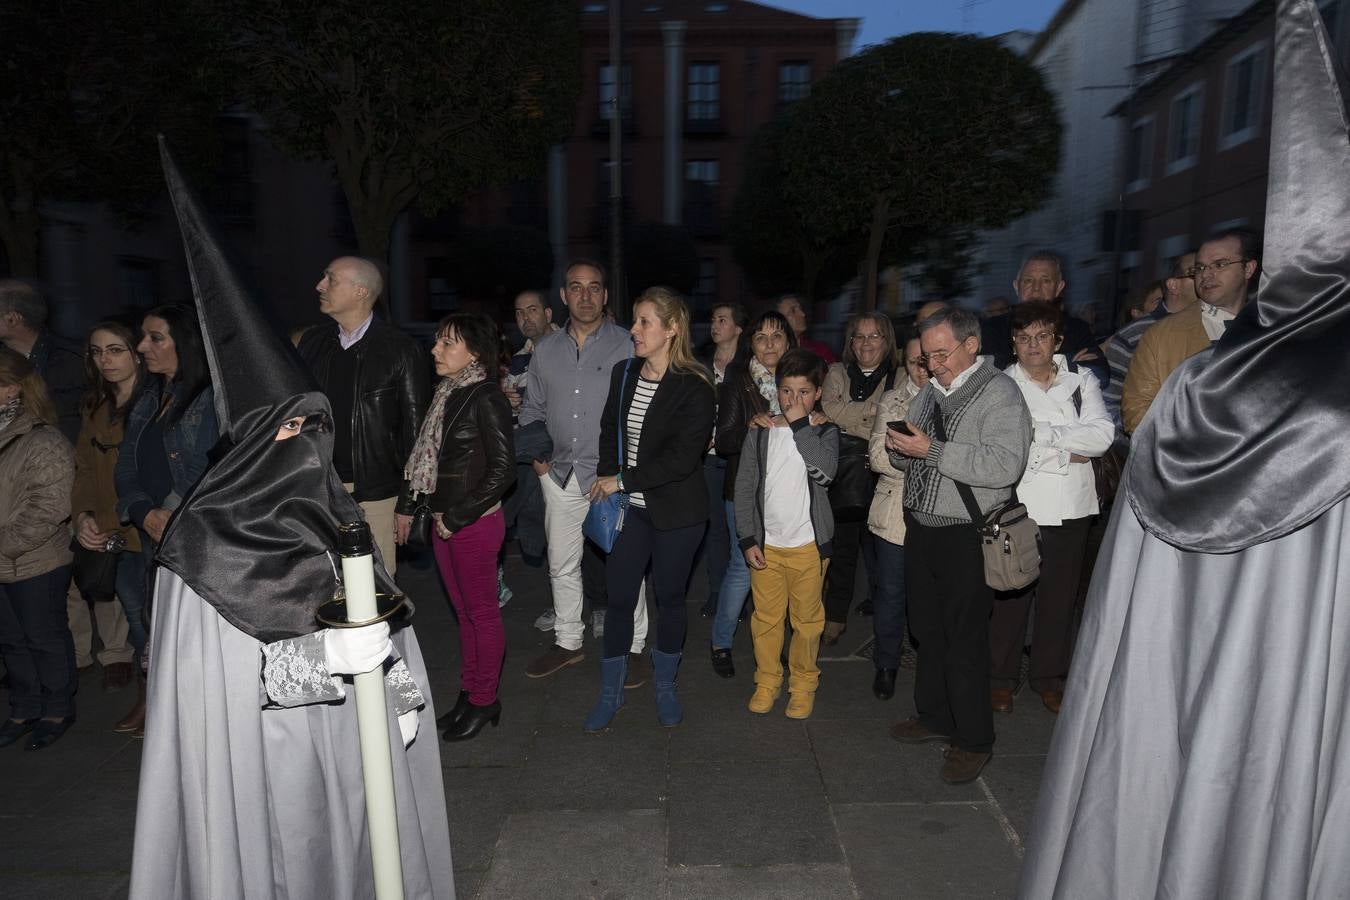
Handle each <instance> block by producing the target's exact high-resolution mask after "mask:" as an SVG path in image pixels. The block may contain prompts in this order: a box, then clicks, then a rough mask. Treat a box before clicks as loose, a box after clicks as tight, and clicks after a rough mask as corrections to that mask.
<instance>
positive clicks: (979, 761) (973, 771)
mask: <svg viewBox="0 0 1350 900" xmlns="http://www.w3.org/2000/svg"><path fill="white" fill-rule="evenodd" d="M942 755H943V757H945V758H944V759H943V761H942V780H943V781H945V782H947V783H948V784H965V783H966V782H968V781H974V780H975V779H976V778H979V777H980V772H982V771H984V767H985V764H986V763H988V762H989V758H990V757H991V756H993V755H994V754H992V753H975V752H973V751H971V750H959V749H957V748H956V747H948V748H947V749H946V750H945V751H944V752H943V754H942Z"/></svg>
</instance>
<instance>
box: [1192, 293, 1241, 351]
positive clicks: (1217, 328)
mask: <svg viewBox="0 0 1350 900" xmlns="http://www.w3.org/2000/svg"><path fill="white" fill-rule="evenodd" d="M1236 318H1237V313H1230V312H1229V311H1228V310H1226V309H1221V308H1220V307H1217V306H1210V305H1209V304H1208V303H1206V302H1205V301H1203V300H1201V301H1200V324H1201V325H1203V326H1205V334H1207V335H1209V339H1210V340H1211V341H1217V340H1218V339H1219V338H1221V337H1223V333H1224V332H1225V331H1226V330H1227V329H1228V323H1229V322H1231V321H1233V320H1234V319H1236Z"/></svg>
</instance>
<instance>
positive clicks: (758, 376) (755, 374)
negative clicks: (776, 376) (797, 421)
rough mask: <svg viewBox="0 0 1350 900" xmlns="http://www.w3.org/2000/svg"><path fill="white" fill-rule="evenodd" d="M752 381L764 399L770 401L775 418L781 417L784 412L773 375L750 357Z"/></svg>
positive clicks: (770, 409) (770, 407)
mask: <svg viewBox="0 0 1350 900" xmlns="http://www.w3.org/2000/svg"><path fill="white" fill-rule="evenodd" d="M750 380H751V381H753V382H754V383H755V387H757V388H759V392H760V394H761V395H763V397H764V399H765V400H768V401H769V411H770V412H772V413H773V414H774V415H775V416H781V415H782V414H783V410H782V408H781V407H779V405H778V384H777V382H775V381H774V380H773V373H772V372H770V371H769V370H768V369H767V368H765V366H764V364H763V363H761V362H760V361H759V360H757V359H755V358H754V357H753V356H752V357H750Z"/></svg>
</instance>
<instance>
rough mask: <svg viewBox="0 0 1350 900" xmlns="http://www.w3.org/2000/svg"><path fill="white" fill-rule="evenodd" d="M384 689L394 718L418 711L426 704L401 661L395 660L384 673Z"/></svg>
mask: <svg viewBox="0 0 1350 900" xmlns="http://www.w3.org/2000/svg"><path fill="white" fill-rule="evenodd" d="M384 687H385V690H387V691H388V692H389V697H390V699H391V700H392V701H393V703H394V715H395V716H401V715H403V714H404V713H406V712H412V711H413V710H414V709H420V708H422V707H423V706H426V704H427V700H426V698H425V697H423V696H422V691H421V689H420V688H418V686H417V682H416V681H414V680H413V677H412V672H409V671H408V664H407V663H406V662H404V661H403V660H402V659H398V660H396V661H395V662H394V664H393V665H392V666H390V667H389V671H388V672H385V673H384Z"/></svg>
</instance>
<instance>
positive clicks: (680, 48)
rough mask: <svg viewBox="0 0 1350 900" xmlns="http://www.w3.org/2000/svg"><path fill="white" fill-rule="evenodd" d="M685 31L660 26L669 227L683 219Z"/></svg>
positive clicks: (676, 25) (677, 25)
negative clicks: (663, 63) (662, 49)
mask: <svg viewBox="0 0 1350 900" xmlns="http://www.w3.org/2000/svg"><path fill="white" fill-rule="evenodd" d="M684 27H685V26H684V23H683V22H662V23H661V37H662V38H663V40H664V42H665V48H666V91H665V103H666V110H665V112H666V128H665V141H664V149H665V166H664V172H665V178H664V179H663V180H664V188H665V191H664V197H665V203H664V205H663V206H662V210H661V211H662V221H664V222H665V223H666V224H667V225H678V224H680V221H681V220H682V219H683V218H684V216H683V209H682V208H681V206H682V201H683V198H682V197H681V194H682V193H683V188H684V152H683V148H684V102H683V101H684Z"/></svg>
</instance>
